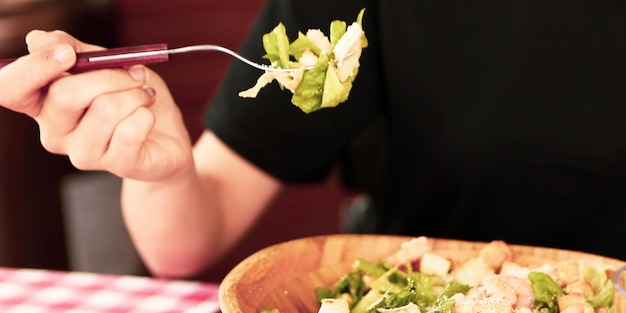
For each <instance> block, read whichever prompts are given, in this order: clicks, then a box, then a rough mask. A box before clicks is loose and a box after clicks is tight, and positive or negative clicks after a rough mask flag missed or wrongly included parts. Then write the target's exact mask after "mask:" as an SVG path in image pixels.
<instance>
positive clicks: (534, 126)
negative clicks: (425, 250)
mask: <svg viewBox="0 0 626 313" xmlns="http://www.w3.org/2000/svg"><path fill="white" fill-rule="evenodd" d="M362 8H365V9H366V11H365V14H364V16H363V29H364V31H365V34H366V36H367V38H368V42H369V46H368V47H367V48H366V49H365V50H364V51H363V54H362V56H361V61H360V63H361V64H360V68H359V74H358V76H357V77H356V80H355V81H354V86H353V89H352V91H351V93H350V96H349V98H348V100H347V101H346V102H345V103H342V104H340V105H338V106H337V107H335V108H328V109H322V110H319V111H316V112H313V113H310V114H305V113H303V112H302V111H301V110H299V109H298V108H297V107H295V106H293V105H291V104H290V96H291V94H290V93H289V92H288V91H286V90H281V89H280V88H278V87H277V86H276V85H273V86H267V87H265V88H264V89H262V90H261V92H260V93H259V95H258V96H257V98H255V99H244V98H240V97H239V96H238V92H239V91H241V90H245V89H247V88H249V87H250V86H252V85H253V84H254V82H255V81H256V79H257V78H258V76H259V75H260V73H259V71H258V70H257V69H253V68H250V67H248V66H247V65H245V64H242V63H239V62H235V63H234V64H233V66H232V68H231V70H230V71H229V73H228V74H227V75H226V77H225V78H224V81H223V84H222V85H221V87H220V90H219V91H218V92H217V94H216V96H215V97H214V99H213V100H212V101H211V103H210V105H209V106H208V110H207V113H206V116H205V121H206V131H205V132H204V133H203V134H202V135H201V136H200V138H199V139H198V140H197V142H195V143H192V142H191V140H190V138H189V136H188V134H187V132H186V130H185V127H184V124H183V122H182V119H181V115H180V112H179V110H178V108H177V107H176V104H175V99H172V97H171V95H170V94H169V93H168V91H167V86H166V85H165V83H164V82H163V80H162V79H161V78H160V77H159V76H158V75H157V74H156V73H154V72H152V71H150V70H149V69H148V68H146V67H144V66H133V67H130V68H124V69H109V70H99V71H90V72H86V73H81V74H75V75H69V74H66V73H65V72H66V71H67V70H68V69H69V68H70V67H71V66H72V64H73V63H74V62H75V51H86V50H93V49H99V48H98V47H95V46H92V45H89V44H86V43H83V42H80V41H78V40H77V39H74V38H73V37H72V36H70V35H68V34H66V33H63V32H60V31H55V32H43V31H33V32H31V33H29V34H28V35H27V37H26V42H27V44H28V47H29V51H30V54H28V55H26V56H24V57H22V58H20V59H19V60H17V61H16V62H14V63H12V64H10V65H8V66H6V67H4V68H2V69H1V70H0V86H2V88H1V89H0V105H2V106H4V107H6V108H9V109H11V110H15V111H18V112H23V113H25V114H28V115H29V116H31V117H32V118H33V119H34V120H36V121H37V122H38V124H39V126H40V131H41V142H42V145H43V146H44V147H45V148H46V149H47V150H49V151H50V152H52V153H59V154H66V155H68V156H69V158H70V160H71V161H72V163H73V164H74V165H75V166H76V167H77V168H79V169H83V170H107V171H110V172H112V173H114V174H116V175H119V176H121V177H123V178H124V182H123V191H122V201H123V214H124V217H125V219H126V223H127V225H128V229H129V231H130V233H131V236H132V238H133V240H134V242H135V244H136V246H137V249H138V251H139V253H140V255H141V256H142V258H143V259H144V261H145V263H146V265H147V266H148V268H149V269H150V270H151V271H152V273H153V274H154V275H158V276H165V277H186V276H191V275H194V274H195V273H198V272H199V271H201V270H202V269H204V268H206V267H207V266H208V265H210V264H212V263H214V262H215V261H216V260H217V259H218V258H219V257H220V255H222V254H223V253H224V252H225V251H227V250H228V249H229V248H231V247H232V246H233V245H234V244H235V243H236V242H237V240H238V239H239V238H241V236H242V235H243V234H244V233H246V231H247V230H248V229H249V228H250V226H251V225H252V224H253V223H254V222H255V220H256V219H257V218H258V217H259V216H260V214H262V212H263V209H264V208H265V207H266V205H267V204H268V203H269V202H270V201H271V199H272V197H273V196H275V195H276V194H277V192H278V191H279V190H280V188H281V185H282V184H283V183H284V182H298V183H307V182H315V181H319V180H321V179H324V178H325V177H327V175H328V174H329V172H330V171H331V170H333V169H334V168H335V166H336V165H337V164H338V163H339V161H340V160H346V159H350V158H346V157H345V156H346V151H350V149H349V147H351V143H353V142H354V140H356V138H359V136H360V134H361V133H362V132H363V131H364V130H367V129H374V131H371V133H373V134H375V136H374V137H375V138H376V142H375V144H373V145H367V146H366V147H367V149H365V150H366V151H352V155H353V156H356V157H354V158H352V161H354V163H349V162H348V163H347V164H344V165H345V166H344V168H348V169H350V172H351V173H353V174H355V175H359V173H361V174H363V173H376V174H377V176H376V180H375V181H374V183H371V182H370V183H368V184H364V185H366V187H367V190H364V192H367V193H368V194H369V195H370V196H371V199H372V202H371V205H370V206H369V209H368V211H367V212H366V214H365V215H364V216H363V218H365V219H366V220H367V223H366V225H367V227H363V228H361V229H358V230H355V231H362V232H372V233H389V234H404V235H427V236H433V237H442V238H457V239H465V240H485V241H486V240H492V239H503V240H506V241H508V242H510V243H514V244H530V245H538V246H550V247H557V248H564V249H575V250H580V251H586V252H591V253H597V254H602V255H606V256H609V257H614V258H620V259H626V250H625V249H624V248H623V245H620V244H619V241H618V238H623V230H624V229H625V228H624V227H625V226H626V225H625V221H626V198H625V197H624V196H623V195H624V192H625V191H626V149H625V147H626V126H625V124H624V123H623V119H624V117H625V116H626V88H624V86H625V85H626V75H624V73H626V58H624V56H625V55H626V6H624V4H623V3H622V2H620V1H602V2H594V1H583V0H575V1H568V2H556V1H521V0H520V1H517V0H516V1H509V2H500V1H487V2H485V1H483V2H480V3H478V2H467V1H427V0H422V1H408V0H404V1H402V0H398V1H386V0H378V1H376V0H364V1H363V0H345V1H330V0H320V1H288V0H270V1H267V3H266V4H265V6H264V8H263V10H262V12H261V14H260V16H259V18H258V20H257V22H256V24H255V26H254V28H253V29H252V30H251V32H250V34H249V36H248V39H247V40H246V42H245V44H244V45H243V46H242V48H241V52H242V54H244V55H246V56H259V57H260V56H262V55H263V54H264V51H263V47H262V45H261V37H262V35H263V34H264V33H267V32H269V31H270V30H271V29H273V27H274V26H276V25H277V24H278V23H281V22H282V23H283V24H284V25H285V28H286V29H287V31H288V33H289V34H290V36H291V37H292V38H293V37H294V36H295V35H296V32H298V31H304V30H307V29H315V28H320V29H323V28H324V27H326V26H327V25H329V23H330V21H332V20H343V21H348V22H350V21H354V20H355V18H356V15H357V13H358V12H359V11H360V9H362ZM359 157H362V158H361V159H360V158H359ZM348 161H349V160H348ZM359 166H361V167H359ZM378 174H380V175H378ZM365 176H367V175H365ZM364 225H365V224H364Z"/></svg>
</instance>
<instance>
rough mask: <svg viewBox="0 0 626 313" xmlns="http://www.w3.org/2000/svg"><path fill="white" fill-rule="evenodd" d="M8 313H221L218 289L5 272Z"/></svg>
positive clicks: (3, 302)
mask: <svg viewBox="0 0 626 313" xmlns="http://www.w3.org/2000/svg"><path fill="white" fill-rule="evenodd" d="M0 312H4V313H60V312H64V313H87V312H102V313H122V312H135V313H178V312H188V313H200V312H202V313H211V312H219V306H218V285H217V284H211V283H202V282H195V281H180V280H167V279H155V278H150V277H141V276H116V275H103V274H94V273H83V272H62V271H49V270H39V269H12V268H0Z"/></svg>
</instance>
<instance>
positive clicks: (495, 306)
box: [453, 275, 535, 313]
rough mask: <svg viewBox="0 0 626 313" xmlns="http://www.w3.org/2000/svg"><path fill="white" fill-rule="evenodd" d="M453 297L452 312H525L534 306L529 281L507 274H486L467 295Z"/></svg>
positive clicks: (533, 297)
mask: <svg viewBox="0 0 626 313" xmlns="http://www.w3.org/2000/svg"><path fill="white" fill-rule="evenodd" d="M453 298H454V299H455V300H456V305H455V308H454V313H525V312H532V309H533V308H534V306H535V294H534V292H533V289H532V287H531V285H530V282H529V281H528V280H525V279H522V278H519V277H515V276H509V275H488V276H486V277H485V278H484V279H483V280H482V282H481V283H480V285H479V286H477V287H476V288H474V289H472V290H470V291H469V292H468V293H467V295H465V296H463V295H462V294H457V295H455V296H454V297H453Z"/></svg>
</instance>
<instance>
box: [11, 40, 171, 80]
mask: <svg viewBox="0 0 626 313" xmlns="http://www.w3.org/2000/svg"><path fill="white" fill-rule="evenodd" d="M168 49H169V48H168V46H167V44H164V43H159V44H149V45H140V46H130V47H121V48H112V49H106V50H99V51H90V52H79V53H76V63H75V64H74V66H73V67H72V68H71V69H70V70H68V72H70V73H80V72H85V71H90V70H98V69H105V68H119V67H124V66H130V65H137V64H152V63H160V62H166V61H168V60H169V59H170V54H169V53H168ZM100 57H109V58H108V59H107V58H101V59H99V58H100ZM15 60H16V59H3V60H0V68H2V67H4V66H6V65H8V64H10V63H12V62H13V61H15Z"/></svg>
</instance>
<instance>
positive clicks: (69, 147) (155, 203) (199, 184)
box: [0, 31, 279, 277]
mask: <svg viewBox="0 0 626 313" xmlns="http://www.w3.org/2000/svg"><path fill="white" fill-rule="evenodd" d="M27 43H28V46H29V50H30V52H31V53H30V54H29V55H27V56H25V57H22V58H20V59H19V60H17V61H15V62H14V63H12V64H10V65H8V66H6V67H4V68H2V69H0V86H2V87H3V88H0V106H4V107H6V108H8V109H11V110H14V111H17V112H22V113H25V114H27V115H29V116H31V117H32V118H33V119H35V120H36V121H37V123H38V124H39V127H40V132H41V142H42V145H43V146H44V147H45V148H46V149H47V150H48V151H50V152H53V153H58V154H65V155H68V156H69V158H70V160H71V161H72V163H73V164H74V165H75V166H76V167H77V168H79V169H82V170H106V171H110V172H112V173H114V174H116V175H118V176H120V177H124V178H125V180H124V186H123V195H122V198H123V210H124V215H125V217H126V221H127V224H128V228H129V230H130V233H131V236H132V237H133V240H134V242H135V243H136V245H137V248H138V251H139V252H140V254H141V255H142V257H143V258H144V260H145V261H146V264H147V266H148V267H149V269H150V270H151V271H152V272H153V273H154V274H156V275H160V276H170V277H172V276H190V275H193V274H195V273H197V272H198V271H200V270H201V269H203V268H205V267H206V266H208V265H210V264H211V263H212V262H214V261H215V260H216V259H217V258H218V257H219V256H220V255H221V254H223V253H224V252H225V251H226V250H227V249H228V247H229V246H231V245H232V244H233V243H235V242H236V241H237V239H238V238H240V236H241V235H242V234H243V233H245V230H246V229H247V228H248V227H249V225H250V224H251V223H252V222H253V221H254V220H255V219H256V218H257V216H259V214H260V213H261V211H262V209H263V207H264V206H265V204H266V203H267V202H268V201H270V199H271V198H272V197H273V196H274V194H275V193H276V192H277V190H278V188H279V183H278V182H277V181H276V180H274V179H273V178H270V177H269V176H267V175H265V174H264V173H262V172H261V171H260V170H258V169H256V168H254V167H253V166H252V165H250V164H249V163H248V162H246V161H245V160H243V159H241V158H240V157H238V156H237V155H236V154H235V153H233V152H232V151H230V150H229V149H228V148H227V147H226V146H225V145H223V144H222V143H220V141H219V140H217V139H216V138H215V137H214V136H213V135H212V134H211V133H209V132H207V133H205V134H204V135H203V136H202V137H201V138H200V139H199V141H198V143H197V144H196V146H195V147H192V144H191V142H190V139H189V135H188V133H187V130H186V128H185V125H184V123H183V120H182V116H181V114H180V111H179V110H178V107H177V106H176V104H175V102H174V100H173V99H172V97H171V95H170V94H169V91H168V89H167V86H166V85H165V83H164V82H163V81H162V80H161V78H160V77H159V76H158V75H157V74H156V73H154V72H151V71H149V70H148V69H147V68H145V67H143V66H135V67H132V68H130V69H108V70H99V71H91V72H86V73H81V74H76V75H69V74H67V73H65V71H66V70H67V69H69V68H70V67H71V66H72V65H73V63H74V61H75V54H74V51H89V50H93V49H100V48H99V47H95V46H91V45H87V44H84V43H82V42H79V41H77V40H76V39H74V38H72V37H71V36H69V35H68V34H66V33H63V32H51V33H46V32H41V31H35V32H32V33H31V34H29V35H28V36H27Z"/></svg>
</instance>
